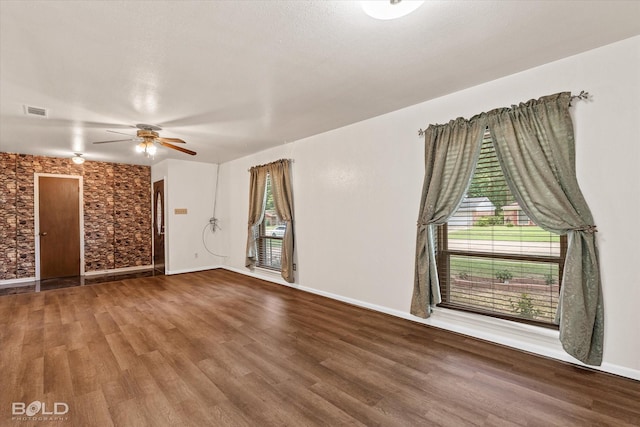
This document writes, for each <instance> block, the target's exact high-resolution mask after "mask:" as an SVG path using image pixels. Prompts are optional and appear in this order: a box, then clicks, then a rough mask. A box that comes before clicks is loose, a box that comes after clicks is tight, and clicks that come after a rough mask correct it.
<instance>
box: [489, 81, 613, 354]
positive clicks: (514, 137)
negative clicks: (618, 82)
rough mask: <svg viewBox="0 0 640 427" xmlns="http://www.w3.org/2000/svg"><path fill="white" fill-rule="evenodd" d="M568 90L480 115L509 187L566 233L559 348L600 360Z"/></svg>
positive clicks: (587, 222) (589, 224) (596, 292)
mask: <svg viewBox="0 0 640 427" xmlns="http://www.w3.org/2000/svg"><path fill="white" fill-rule="evenodd" d="M570 102H571V94H570V93H569V92H564V93H559V94H556V95H551V96H545V97H543V98H540V99H539V100H531V101H529V102H527V103H522V104H520V105H519V106H513V107H512V108H503V109H498V110H493V111H491V112H489V113H487V114H486V117H487V123H488V125H489V129H490V131H491V136H492V138H493V141H494V145H495V148H496V155H497V156H498V160H499V161H500V165H501V166H502V169H503V171H504V174H505V178H506V179H507V183H508V185H509V188H510V189H511V191H512V192H513V194H514V196H515V198H516V200H517V201H518V203H519V204H520V206H521V207H522V209H523V210H524V211H525V212H526V214H527V215H528V216H529V217H530V218H531V219H532V220H533V221H534V222H535V223H536V224H538V225H539V226H541V227H542V228H544V229H546V230H548V231H551V232H554V233H558V234H568V236H569V239H568V242H569V243H568V247H567V256H566V260H565V268H564V274H563V277H562V291H561V295H560V301H559V306H558V312H557V316H556V321H557V322H558V323H559V325H560V341H561V342H562V346H563V348H564V349H565V351H566V352H567V353H569V354H570V355H572V356H573V357H575V358H576V359H578V360H580V361H582V362H584V363H586V364H589V365H600V364H601V363H602V343H603V337H604V309H603V303H602V288H601V283H600V269H599V263H598V248H597V245H596V239H595V234H594V232H595V231H596V228H595V226H594V225H593V224H594V222H593V217H592V215H591V212H590V210H589V207H588V206H587V203H586V201H585V199H584V197H583V195H582V192H581V191H580V188H579V186H578V181H577V179H576V170H575V142H574V135H573V124H572V122H571V116H570V114H569V106H570V105H569V104H570Z"/></svg>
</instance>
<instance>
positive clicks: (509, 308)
mask: <svg viewBox="0 0 640 427" xmlns="http://www.w3.org/2000/svg"><path fill="white" fill-rule="evenodd" d="M565 248H566V239H565V238H563V237H561V236H559V235H557V234H554V233H550V232H548V231H545V230H543V229H542V228H540V227H538V226H537V225H536V224H535V223H534V222H533V221H532V220H531V219H530V218H529V217H528V216H527V214H526V213H525V212H524V211H523V210H522V208H521V207H520V206H519V204H518V203H517V201H516V200H515V198H514V196H513V194H512V193H511V191H510V190H509V187H508V185H507V181H506V179H505V177H504V173H503V171H502V168H501V167H500V164H499V162H498V158H497V156H496V152H495V147H494V145H493V141H492V139H491V135H490V133H489V131H488V130H487V131H486V132H485V134H484V137H483V141H482V146H481V151H480V156H479V159H478V163H477V165H476V169H475V172H474V174H473V176H472V178H471V183H470V185H469V189H468V191H467V194H466V195H465V197H464V198H463V200H462V202H461V204H460V206H459V208H458V209H457V211H456V212H455V213H454V215H453V216H452V217H451V218H450V219H449V221H448V222H447V224H446V225H444V226H441V227H440V229H439V231H438V247H437V254H438V269H439V275H440V283H441V288H442V296H443V303H442V305H443V306H449V307H453V308H461V309H465V310H470V311H478V312H483V313H488V314H492V315H496V316H499V317H508V318H517V319H521V320H525V321H532V322H540V323H544V324H552V323H553V321H554V317H555V312H556V309H557V305H558V296H559V287H560V282H561V280H560V279H561V276H562V267H563V259H564V251H565V250H566V249H565Z"/></svg>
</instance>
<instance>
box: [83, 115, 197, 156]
mask: <svg viewBox="0 0 640 427" xmlns="http://www.w3.org/2000/svg"><path fill="white" fill-rule="evenodd" d="M136 128H138V132H136V135H135V136H134V135H129V134H128V133H122V132H116V131H114V130H108V131H107V132H111V133H118V134H121V135H127V136H130V137H132V138H129V139H114V140H110V141H96V142H94V144H106V143H110V142H124V141H135V142H138V145H136V151H137V152H138V153H144V155H146V156H147V157H151V156H153V155H155V154H156V150H157V146H156V144H157V145H161V146H163V147H167V148H171V149H173V150H178V151H181V152H183V153H186V154H190V155H192V156H195V155H196V154H197V153H196V152H195V151H191V150H187V149H186V148H184V147H180V146H177V145H173V144H176V143H180V144H186V142H185V141H183V140H181V139H180V138H162V137H160V135H159V134H158V131H160V130H162V128H161V127H160V126H154V125H146V124H143V123H140V124H137V125H136Z"/></svg>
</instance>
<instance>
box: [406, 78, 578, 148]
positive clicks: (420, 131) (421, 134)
mask: <svg viewBox="0 0 640 427" xmlns="http://www.w3.org/2000/svg"><path fill="white" fill-rule="evenodd" d="M589 96H590V95H589V92H586V91H584V90H581V91H580V93H579V94H577V95H571V100H570V101H569V107H571V102H573V100H574V99H577V100H581V99H589ZM424 133H425V129H422V128H420V129H418V138H420V137H421V136H424Z"/></svg>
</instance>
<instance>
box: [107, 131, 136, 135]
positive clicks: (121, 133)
mask: <svg viewBox="0 0 640 427" xmlns="http://www.w3.org/2000/svg"><path fill="white" fill-rule="evenodd" d="M107 132H110V133H119V134H120V135H127V136H135V135H131V134H130V133H123V132H118V131H115V130H109V129H107Z"/></svg>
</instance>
